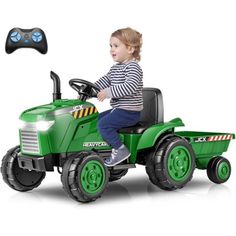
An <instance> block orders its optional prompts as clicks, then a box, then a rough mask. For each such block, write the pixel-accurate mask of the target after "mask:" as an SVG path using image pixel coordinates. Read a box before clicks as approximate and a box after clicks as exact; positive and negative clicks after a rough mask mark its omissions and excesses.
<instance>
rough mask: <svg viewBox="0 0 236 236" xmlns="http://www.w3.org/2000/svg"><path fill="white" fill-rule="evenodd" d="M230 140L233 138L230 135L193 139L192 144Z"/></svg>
mask: <svg viewBox="0 0 236 236" xmlns="http://www.w3.org/2000/svg"><path fill="white" fill-rule="evenodd" d="M232 138H233V136H232V134H224V135H216V136H209V137H198V138H194V142H195V143H201V142H215V141H225V140H231V139H232Z"/></svg>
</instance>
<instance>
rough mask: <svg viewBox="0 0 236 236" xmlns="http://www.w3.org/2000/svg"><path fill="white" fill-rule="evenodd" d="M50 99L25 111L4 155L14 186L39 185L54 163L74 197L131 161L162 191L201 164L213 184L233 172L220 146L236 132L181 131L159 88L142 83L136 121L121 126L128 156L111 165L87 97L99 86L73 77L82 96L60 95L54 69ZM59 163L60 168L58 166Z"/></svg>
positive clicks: (92, 194)
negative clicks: (16, 143) (166, 117)
mask: <svg viewBox="0 0 236 236" xmlns="http://www.w3.org/2000/svg"><path fill="white" fill-rule="evenodd" d="M51 78H52V80H53V83H54V91H53V102H52V103H50V104H47V105H42V106H37V107H33V108H30V109H28V110H26V111H24V112H23V113H22V114H21V115H20V121H21V122H22V125H21V128H20V130H19V138H20V145H19V146H16V147H13V148H12V149H10V150H9V151H8V152H7V153H6V155H5V156H4V158H3V160H2V166H1V172H2V176H3V180H4V181H5V182H6V183H7V184H8V185H9V186H10V187H11V188H13V189H14V190H18V191H29V190H32V189H34V188H36V187H38V186H39V185H40V184H41V182H42V180H43V179H44V178H45V175H46V171H54V167H57V168H58V171H59V173H60V174H61V181H62V184H63V188H64V190H65V192H66V193H67V194H68V195H69V196H70V197H71V198H73V199H74V200H76V201H79V202H90V201H94V200H96V199H97V198H99V197H100V196H101V195H102V193H103V192H104V190H105V189H106V187H107V184H108V182H109V181H116V180H118V179H120V178H121V177H123V176H124V175H125V174H126V173H127V172H128V169H129V168H134V167H135V166H136V164H141V165H144V166H145V167H146V172H147V174H148V176H149V179H150V181H151V182H152V183H153V184H154V185H156V186H158V187H160V188H161V189H164V190H175V189H179V188H182V187H184V186H185V185H186V184H187V183H188V182H189V181H190V180H191V179H192V175H193V171H194V169H195V167H197V168H198V169H206V170H207V175H208V177H209V179H210V180H211V181H213V182H214V183H218V184H219V183H224V182H225V181H227V180H228V178H229V177H230V172H231V166H230V163H229V161H228V160H227V159H225V158H224V157H222V156H221V155H222V153H223V152H225V151H227V148H228V145H229V142H230V140H231V139H234V138H235V135H234V134H230V133H213V132H194V131H179V132H176V131H175V128H176V127H180V126H184V124H183V122H182V120H181V119H179V118H175V119H173V120H171V121H169V122H164V120H163V116H164V115H163V114H164V112H163V100H162V94H161V91H160V90H159V89H156V88H144V89H143V99H144V110H143V111H142V112H141V120H140V122H139V123H138V124H136V125H135V126H132V127H127V128H122V129H120V130H119V134H120V138H121V140H122V142H123V143H124V144H125V145H126V146H127V147H128V149H129V151H130V153H131V156H130V157H129V158H128V160H126V161H124V162H122V163H120V164H118V165H116V166H114V167H111V168H108V167H107V166H105V165H104V161H103V160H104V158H106V157H108V156H110V154H111V149H112V148H111V146H110V145H109V144H108V143H106V142H105V141H104V140H103V139H102V137H101V135H100V133H99V132H98V129H97V123H98V111H97V109H96V107H95V106H94V105H93V104H92V103H90V102H88V101H87V99H89V98H92V97H96V96H97V92H98V91H99V88H98V87H97V86H96V85H95V84H93V83H90V82H88V81H85V80H81V79H71V80H70V81H69V84H70V86H71V87H72V88H73V89H74V90H76V92H78V94H79V99H71V100H69V99H61V93H60V79H59V77H58V76H57V75H56V74H55V73H54V72H51ZM61 170H62V171H61Z"/></svg>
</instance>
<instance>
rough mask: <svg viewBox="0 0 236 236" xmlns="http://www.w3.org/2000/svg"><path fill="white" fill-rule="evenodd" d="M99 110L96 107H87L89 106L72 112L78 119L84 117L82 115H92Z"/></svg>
mask: <svg viewBox="0 0 236 236" xmlns="http://www.w3.org/2000/svg"><path fill="white" fill-rule="evenodd" d="M97 112H98V110H97V108H96V107H87V108H84V109H82V110H78V111H74V112H73V113H72V115H73V117H74V118H75V119H78V118H82V117H85V116H88V115H92V114H94V113H97Z"/></svg>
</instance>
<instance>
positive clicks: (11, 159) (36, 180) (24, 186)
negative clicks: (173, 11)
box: [1, 146, 46, 192]
mask: <svg viewBox="0 0 236 236" xmlns="http://www.w3.org/2000/svg"><path fill="white" fill-rule="evenodd" d="M19 152H20V147H19V146H16V147H14V148H12V149H10V150H9V151H8V152H7V154H6V155H5V156H4V157H3V159H2V166H1V172H2V176H3V180H4V181H5V183H6V184H8V185H9V186H10V187H11V188H12V189H14V190H17V191H21V192H25V191H29V190H32V189H34V188H37V187H38V186H39V185H40V184H41V182H42V181H43V179H44V178H45V175H46V174H45V172H39V171H35V170H27V169H22V168H20V167H19V165H18V160H17V159H18V153H19Z"/></svg>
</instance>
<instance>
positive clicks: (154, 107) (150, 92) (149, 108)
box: [140, 88, 164, 124]
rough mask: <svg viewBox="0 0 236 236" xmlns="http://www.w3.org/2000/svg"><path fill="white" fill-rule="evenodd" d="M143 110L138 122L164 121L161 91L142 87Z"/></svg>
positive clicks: (152, 122) (154, 122)
mask: <svg viewBox="0 0 236 236" xmlns="http://www.w3.org/2000/svg"><path fill="white" fill-rule="evenodd" d="M143 107H144V108H143V110H142V111H141V120H140V122H143V123H148V124H156V123H163V122H164V106H163V99H162V93H161V91H160V90H159V89H157V88H143Z"/></svg>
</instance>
